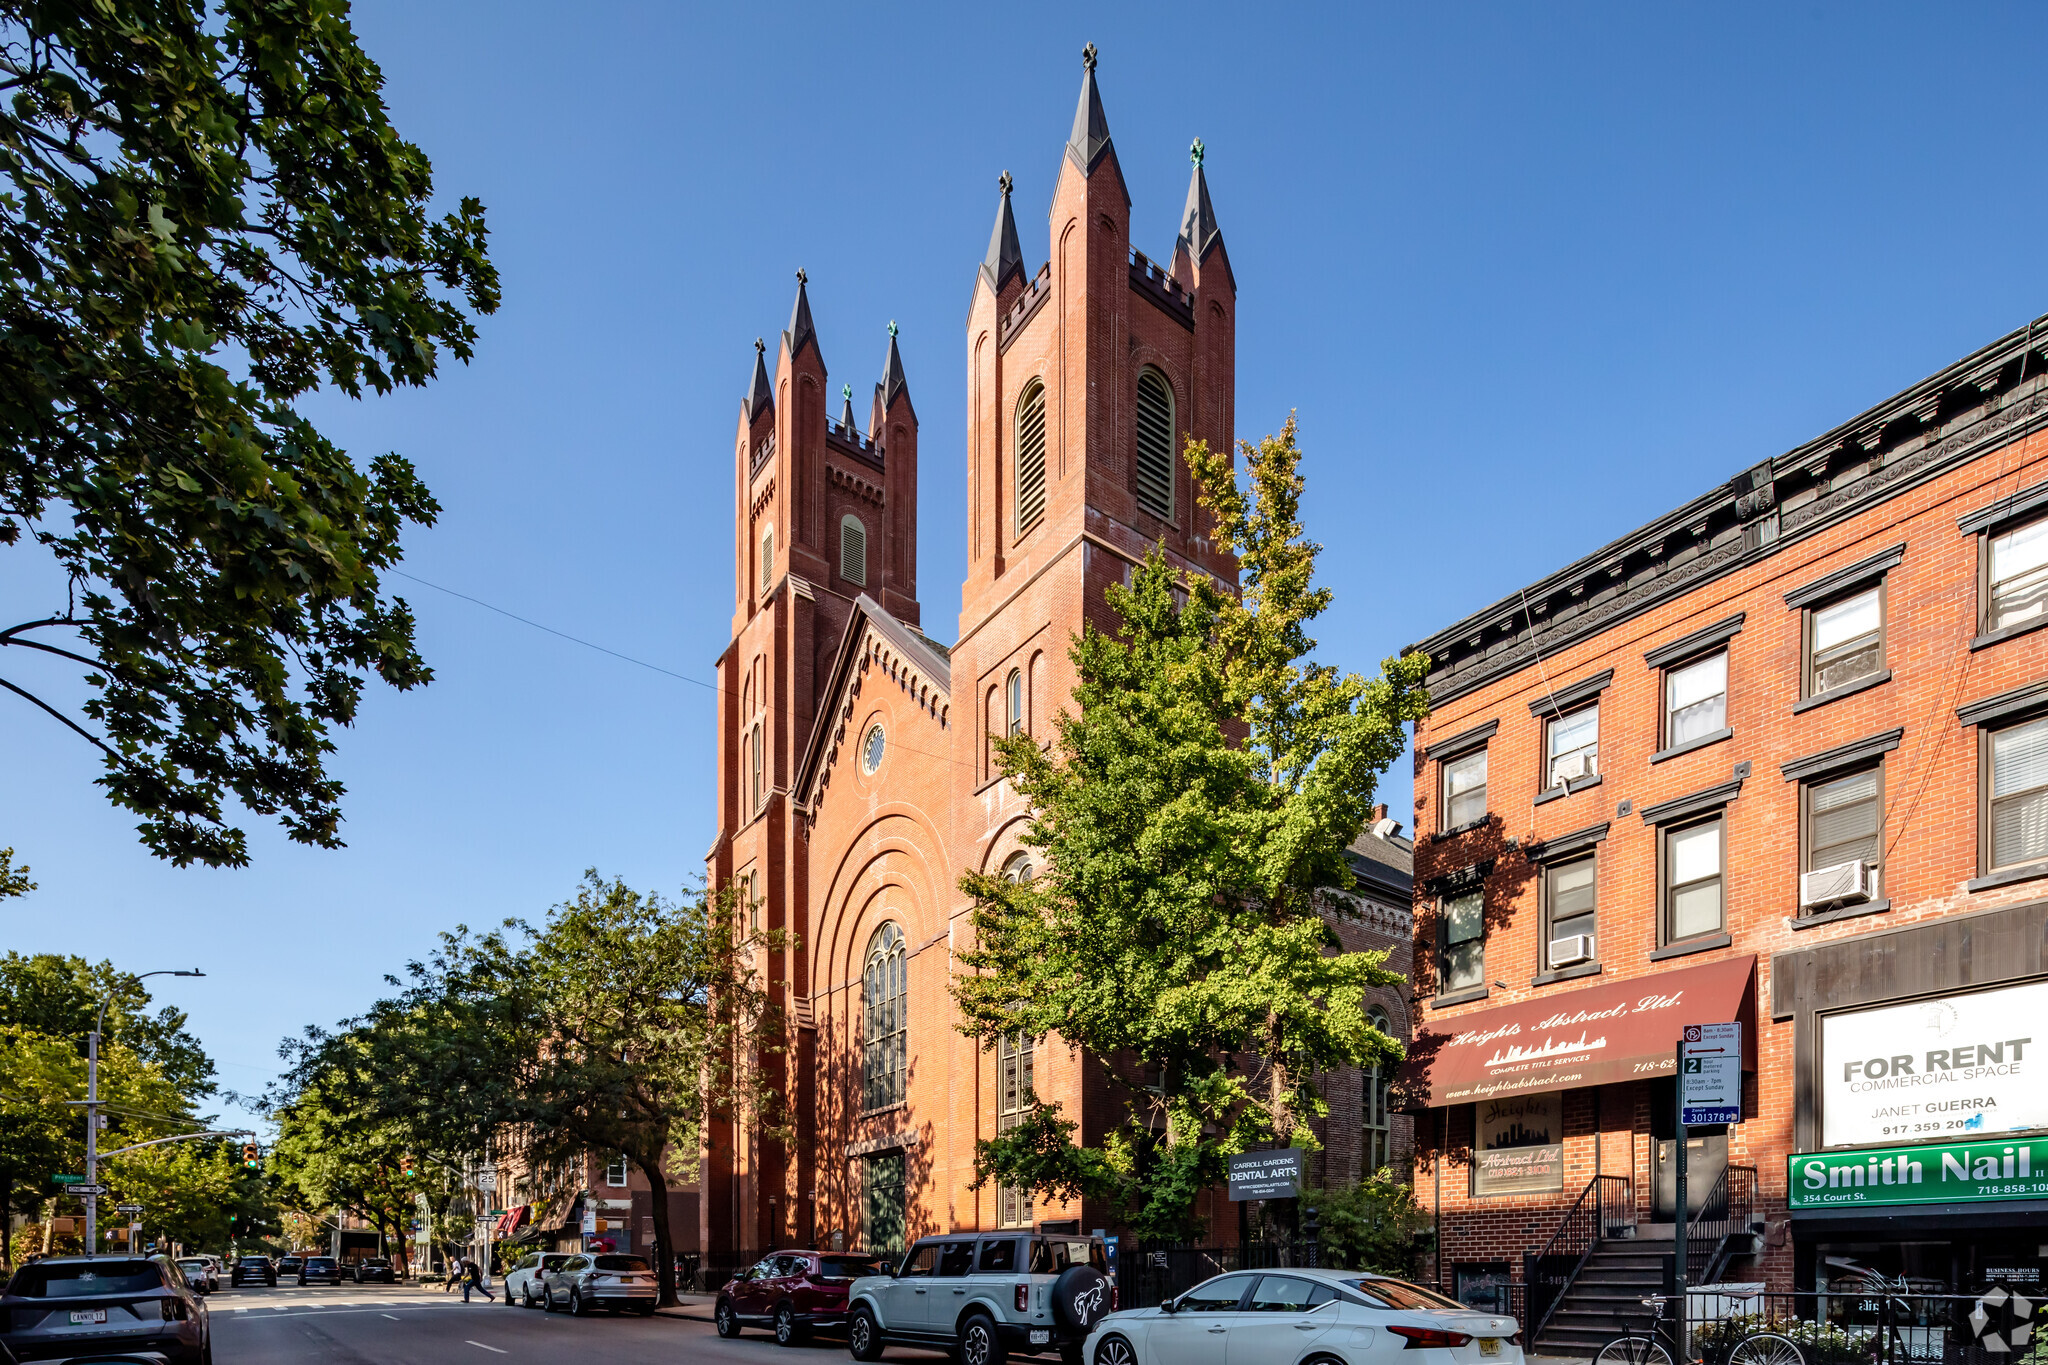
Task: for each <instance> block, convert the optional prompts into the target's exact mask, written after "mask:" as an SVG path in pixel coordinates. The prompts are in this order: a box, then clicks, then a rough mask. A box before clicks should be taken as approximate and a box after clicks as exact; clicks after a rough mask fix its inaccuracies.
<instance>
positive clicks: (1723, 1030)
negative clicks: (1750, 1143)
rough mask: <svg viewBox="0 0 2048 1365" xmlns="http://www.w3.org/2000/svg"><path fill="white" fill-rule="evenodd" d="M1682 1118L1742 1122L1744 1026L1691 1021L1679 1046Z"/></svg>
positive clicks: (1696, 1123) (1694, 1123)
mask: <svg viewBox="0 0 2048 1365" xmlns="http://www.w3.org/2000/svg"><path fill="white" fill-rule="evenodd" d="M1678 1121H1679V1122H1680V1123H1682V1124H1684V1125H1685V1126H1686V1127H1688V1128H1697V1127H1702V1126H1704V1125H1706V1124H1710V1123H1740V1122H1742V1025H1740V1024H1687V1025H1686V1026H1685V1041H1684V1042H1683V1043H1681V1044H1680V1045H1679V1049H1678Z"/></svg>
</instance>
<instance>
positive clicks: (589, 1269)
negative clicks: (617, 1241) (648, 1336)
mask: <svg viewBox="0 0 2048 1365" xmlns="http://www.w3.org/2000/svg"><path fill="white" fill-rule="evenodd" d="M660 1298H661V1287H660V1286H659V1285H658V1284H657V1283H656V1282H655V1278H654V1267H653V1266H651V1265H649V1264H647V1258H646V1257H645V1256H619V1255H612V1254H608V1253H604V1252H599V1253H597V1254H595V1255H590V1254H585V1255H581V1256H571V1257H569V1258H568V1259H567V1260H565V1261H563V1262H562V1263H561V1264H560V1265H558V1266H556V1267H555V1268H554V1269H553V1270H551V1271H549V1272H547V1274H546V1275H544V1276H543V1277H542V1279H541V1304H542V1306H543V1307H545V1308H546V1309H547V1310H548V1312H550V1313H552V1312H555V1311H556V1310H557V1309H561V1310H565V1311H567V1312H570V1313H574V1314H575V1315H576V1316H578V1317H582V1316H583V1315H584V1314H586V1313H588V1312H589V1311H590V1310H591V1309H593V1308H609V1309H610V1310H611V1311H612V1312H614V1313H616V1312H618V1311H619V1310H620V1309H623V1308H630V1309H632V1310H633V1311H634V1312H636V1313H638V1314H639V1315H640V1316H641V1317H643V1318H648V1317H653V1316H654V1306H655V1304H656V1303H657V1302H658V1301H659V1300H660Z"/></svg>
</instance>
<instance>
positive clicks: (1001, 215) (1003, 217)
mask: <svg viewBox="0 0 2048 1365" xmlns="http://www.w3.org/2000/svg"><path fill="white" fill-rule="evenodd" d="M1014 183H1015V182H1013V181H1012V180H1011V179H1010V173H1009V172H1008V171H1004V172H1003V173H1002V176H1001V177H1000V178H999V179H997V181H996V188H997V189H999V190H1001V191H1002V195H1003V197H1002V202H1001V203H1000V204H998V205H997V207H996V226H995V231H993V232H991V233H989V235H988V256H987V257H986V258H985V259H984V260H983V261H982V263H981V273H982V274H983V275H986V276H987V277H988V283H989V288H990V289H992V290H994V291H995V292H996V293H998V294H1000V293H1002V292H1003V285H1004V283H1005V282H1007V281H1008V280H1009V278H1010V276H1012V275H1021V274H1023V273H1024V248H1023V247H1022V246H1021V245H1019V244H1018V241H1017V215H1015V214H1014V213H1011V212H1010V189H1011V186H1012V185H1013V184H1014ZM895 348H896V343H895V342H893V341H892V342H890V343H889V349H890V352H891V353H892V354H893V353H894V352H895Z"/></svg>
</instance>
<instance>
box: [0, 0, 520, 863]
mask: <svg viewBox="0 0 2048 1365" xmlns="http://www.w3.org/2000/svg"><path fill="white" fill-rule="evenodd" d="M382 83H383V77H382V75H381V73H380V72H379V71H378V69H377V67H376V65H375V63H373V62H372V61H371V60H370V59H369V58H368V57H367V56H366V55H364V53H363V51H362V49H361V48H360V47H359V46H358V45H357V43H356V38H355V34H354V33H353V31H352V30H351V29H350V26H349V23H348V11H347V5H346V4H345V3H343V0H306V2H305V3H298V4H276V3H269V0H214V2H213V3H207V0H90V2H88V0H4V3H0V263H4V264H0V544H4V545H15V544H20V543H22V542H24V541H26V542H27V543H29V544H33V545H36V546H39V547H41V549H42V550H43V551H44V552H45V553H46V554H47V555H48V556H49V557H50V559H51V560H53V561H54V564H55V566H56V568H57V569H58V571H59V572H60V573H61V574H62V576H63V578H64V579H65V580H66V581H67V582H68V588H67V589H65V590H64V591H63V592H61V593H60V594H59V595H58V596H59V599H60V600H58V601H56V602H55V603H53V605H52V606H51V608H50V609H49V610H48V611H47V612H46V613H45V614H44V615H42V616H40V617H37V618H36V619H32V620H28V621H23V622H20V623H18V624H15V625H13V626H10V627H7V628H5V629H0V646H11V647H14V648H13V650H12V651H11V652H16V653H19V652H23V651H39V652H40V653H41V654H42V655H44V656H46V657H55V658H58V659H62V660H65V661H68V662H69V663H70V664H72V665H76V666H77V667H78V668H80V669H81V670H83V676H84V681H85V683H86V685H87V687H88V689H89V693H88V700H87V701H86V702H85V703H84V706H83V715H82V717H74V716H73V715H71V714H69V713H67V710H66V709H65V707H64V706H63V705H60V704H59V701H61V698H60V699H59V701H53V700H51V699H50V698H49V697H46V696H43V695H38V694H37V693H36V692H34V691H32V690H31V688H30V687H29V686H28V685H26V683H25V682H24V681H23V679H24V678H25V677H26V675H24V674H21V673H16V675H15V677H13V678H9V677H5V676H0V689H4V690H6V691H8V692H11V693H13V694H15V695H16V696H17V697H18V698H20V699H22V700H23V701H24V702H26V703H28V704H32V705H34V706H37V707H40V708H41V709H42V710H44V711H46V712H48V713H49V714H50V715H51V716H53V717H55V718H56V719H57V720H58V721H60V722H62V723H63V724H65V725H67V726H70V727H71V728H72V729H73V730H75V731H76V732H77V733H78V734H79V735H81V736H83V737H84V738H86V739H87V740H89V741H90V742H92V743H93V744H95V745H97V746H98V747H99V749H100V751H101V756H102V758H103V760H104V765H105V772H104V774H103V775H102V776H101V777H100V779H99V781H100V783H101V785H102V786H104V787H105V788H106V790H107V793H108V795H109V797H110V799H112V800H113V801H114V802H115V804H117V805H119V806H122V807H125V808H127V809H129V810H131V811H133V812H135V813H136V814H137V815H138V816H140V817H141V820H140V825H139V829H140V832H141V835H142V839H143V842H144V843H145V844H146V845H147V846H148V847H149V848H150V849H151V851H153V852H154V853H156V854H157V855H159V856H161V857H164V858H167V859H169V860H171V861H172V862H174V863H177V864H179V865H184V864H187V863H191V862H195V861H196V862H202V863H208V864H215V865H223V864H225V865H238V864H241V863H243V862H246V861H247V856H248V855H247V848H246V839H245V836H244V835H243V833H242V831H241V830H239V829H237V828H235V827H234V825H233V824H232V822H231V820H230V817H229V813H228V811H227V810H226V802H227V801H228V800H229V799H230V798H232V799H233V800H235V801H238V802H239V803H240V804H241V805H242V806H243V807H244V808H246V809H247V810H250V811H253V812H255V813H257V814H261V815H274V816H276V817H277V818H278V819H279V820H280V821H281V822H282V824H283V826H284V828H285V829H286V830H287V832H288V833H289V834H290V836H291V837H292V838H294V839H297V840H299V841H301V842H304V843H309V844H315V845H319V846H323V847H332V846H335V845H337V844H338V843H339V842H340V839H339V834H338V827H339V822H340V818H341V817H340V812H339V809H338V804H337V803H338V801H339V799H340V796H341V793H342V788H341V784H340V783H339V782H337V781H336V780H335V779H334V778H333V777H332V776H330V775H329V774H328V772H327V770H326V766H325V755H326V754H327V753H328V752H330V751H331V749H332V742H331V740H330V739H329V733H330V730H331V728H332V727H334V726H337V725H347V724H349V723H350V722H351V720H352V719H353V717H354V716H355V713H356V707H357V703H358V700H359V697H360V694H361V692H362V689H363V685H364V683H365V681H366V679H367V676H368V675H369V674H370V673H375V674H376V675H377V676H379V677H381V678H382V679H383V680H384V681H385V682H387V683H389V684H391V685H392V686H394V687H399V688H408V687H412V686H415V685H417V684H420V683H423V682H426V681H427V680H428V679H429V677H430V676H431V675H430V673H429V671H428V669H427V667H426V665H425V663H424V662H423V661H422V660H421V659H420V657H419V654H418V652H417V651H416V650H415V648H414V646H413V618H412V613H411V611H410V610H409V609H408V608H407V606H406V604H405V602H404V600H403V599H401V598H389V599H387V598H386V597H384V596H383V595H382V593H381V590H380V587H379V579H378V575H379V572H380V571H381V570H384V569H386V568H389V567H390V566H391V565H393V564H394V563H396V561H397V560H398V558H399V557H400V553H401V551H400V545H399V537H400V533H401V531H402V529H403V528H404V526H405V524H406V523H408V522H413V523H418V524H430V523H431V522H432V521H433V519H434V517H435V515H436V513H437V511H438V508H437V506H436V504H435V502H434V499H433V497H432V496H431V495H430V494H429V493H428V491H427V489H426V488H425V486H424V485H423V484H422V483H421V482H420V480H419V478H418V477H417V475H416V474H415V472H414V470H413V468H412V466H411V465H410V464H409V463H408V462H407V461H405V460H404V459H402V458H400V457H399V456H397V455H395V454H392V455H383V456H380V457H378V458H376V459H374V460H372V461H370V462H369V464H368V467H367V468H361V467H358V465H357V464H356V462H354V461H353V460H351V459H350V458H349V456H348V455H347V453H346V452H344V451H342V450H341V449H339V448H338V447H336V446H335V445H334V444H333V443H332V442H331V441H330V440H328V439H327V438H326V437H325V436H323V435H322V434H321V433H320V431H318V430H317V429H316V428H315V427H314V426H313V425H312V423H311V422H309V421H308V420H307V419H306V418H305V417H304V416H302V415H301V414H300V412H299V411H298V410H297V408H296V406H295V404H296V403H297V402H298V400H300V399H302V398H303V397H305V396H306V395H307V394H309V393H311V392H312V391H314V390H315V389H317V388H320V387H321V386H323V385H327V386H332V387H333V388H335V389H338V390H339V391H341V392H343V393H346V394H349V395H351V396H359V395H360V394H362V393H363V391H364V390H365V389H366V388H368V389H370V390H374V391H377V392H385V391H388V390H390V389H392V388H395V387H397V386H400V385H423V384H425V383H427V382H428V381H429V380H430V379H432V378H433V377H434V375H435V373H436V371H437V369H438V367H439V364H440V361H441V359H442V357H443V356H444V355H453V356H454V357H456V358H457V359H458V360H462V361H467V360H468V359H469V358H470V355H471V351H472V347H473V345H474V342H475V330H474V326H473V323H472V321H471V317H472V315H473V314H479V313H489V312H491V311H493V310H494V309H495V308H496V306H497V302H498V281H497V273H496V271H495V269H494V268H493V266H492V265H491V263H490V261H489V259H488V258H487V256H486V255H485V228H484V218H483V209H482V206H481V205H479V204H478V203H477V202H476V201H475V200H473V199H465V200H463V201H462V202H461V204H460V205H459V206H458V207H457V208H456V209H455V210H454V211H453V212H450V213H446V214H443V215H441V216H438V217H437V216H435V215H434V214H433V213H432V212H431V211H430V208H429V203H430V200H431V199H432V196H433V174H432V168H431V166H430V164H429V162H428V160H427V158H426V156H425V154H424V153H422V152H421V151H420V149H419V148H418V147H416V146H414V145H413V144H411V143H409V142H407V141H405V140H404V139H403V138H402V137H400V136H399V134H398V132H397V130H396V129H394V128H393V127H392V126H391V123H390V121H389V119H388V118H387V117H386V111H385V108H384V104H383V100H382V94H381V87H382Z"/></svg>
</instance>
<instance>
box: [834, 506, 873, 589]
mask: <svg viewBox="0 0 2048 1365" xmlns="http://www.w3.org/2000/svg"><path fill="white" fill-rule="evenodd" d="M839 576H840V577H841V578H843V579H845V580H846V581H847V582H849V583H858V584H860V585H861V586H862V587H866V586H867V581H868V528H867V526H866V524H865V523H863V522H862V521H861V519H860V518H859V517H857V516H855V515H854V514H853V513H851V512H848V513H847V514H846V515H845V516H843V517H841V518H840V519H839Z"/></svg>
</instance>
